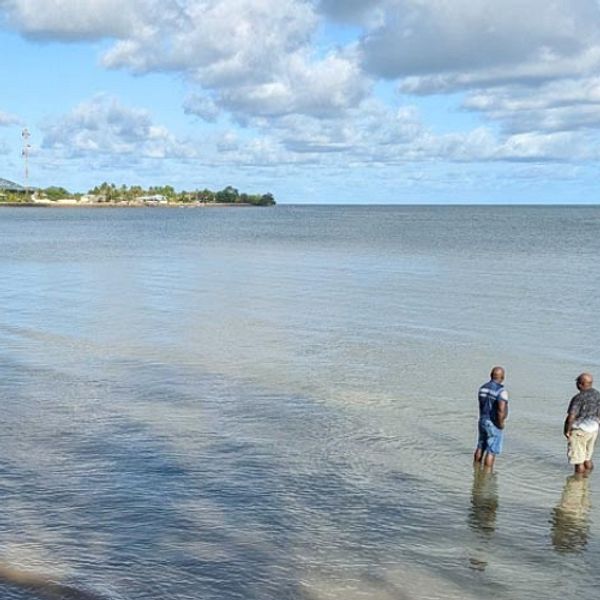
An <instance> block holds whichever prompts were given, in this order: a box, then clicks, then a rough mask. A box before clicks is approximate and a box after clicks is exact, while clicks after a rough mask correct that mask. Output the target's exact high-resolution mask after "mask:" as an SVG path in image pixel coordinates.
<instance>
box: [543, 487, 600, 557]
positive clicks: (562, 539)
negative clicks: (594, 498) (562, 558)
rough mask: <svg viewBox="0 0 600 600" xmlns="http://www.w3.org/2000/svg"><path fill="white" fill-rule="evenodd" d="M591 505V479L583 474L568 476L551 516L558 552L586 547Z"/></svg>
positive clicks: (553, 542) (552, 531) (580, 550)
mask: <svg viewBox="0 0 600 600" xmlns="http://www.w3.org/2000/svg"><path fill="white" fill-rule="evenodd" d="M591 506H592V503H591V498H590V488H589V479H588V478H587V477H583V476H581V475H570V476H569V477H567V480H566V482H565V487H564V488H563V492H562V495H561V497H560V502H559V503H558V504H557V505H556V507H555V508H554V510H553V511H552V518H551V524H552V527H551V534H552V545H553V546H554V549H555V550H556V551H557V552H582V551H583V550H584V549H585V547H586V546H587V543H588V537H589V533H590V519H589V511H590V508H591Z"/></svg>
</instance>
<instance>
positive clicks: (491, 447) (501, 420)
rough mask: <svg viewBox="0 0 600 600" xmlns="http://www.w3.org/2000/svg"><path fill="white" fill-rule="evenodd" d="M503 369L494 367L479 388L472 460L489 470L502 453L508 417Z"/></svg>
mask: <svg viewBox="0 0 600 600" xmlns="http://www.w3.org/2000/svg"><path fill="white" fill-rule="evenodd" d="M504 375H505V373H504V369H503V368H502V367H494V368H493V369H492V372H491V373H490V380H489V381H488V382H487V383H484V384H483V385H482V386H481V387H480V388H479V394H478V399H479V422H478V424H477V432H478V438H477V448H475V455H474V457H473V458H474V460H475V462H476V463H481V462H483V464H484V465H485V467H487V468H489V469H491V468H492V467H493V466H494V461H495V460H496V456H498V454H500V452H502V441H503V437H504V424H505V422H506V417H507V416H508V392H507V391H506V389H505V388H504V385H503V383H504Z"/></svg>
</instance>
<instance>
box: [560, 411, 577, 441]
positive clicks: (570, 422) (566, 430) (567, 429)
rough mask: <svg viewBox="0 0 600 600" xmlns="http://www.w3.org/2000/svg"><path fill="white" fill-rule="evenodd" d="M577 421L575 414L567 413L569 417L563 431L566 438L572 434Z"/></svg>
mask: <svg viewBox="0 0 600 600" xmlns="http://www.w3.org/2000/svg"><path fill="white" fill-rule="evenodd" d="M574 421H575V414H574V413H569V414H567V418H566V419H565V425H564V427H563V433H564V435H565V437H566V438H568V437H569V436H570V435H571V429H573V422H574Z"/></svg>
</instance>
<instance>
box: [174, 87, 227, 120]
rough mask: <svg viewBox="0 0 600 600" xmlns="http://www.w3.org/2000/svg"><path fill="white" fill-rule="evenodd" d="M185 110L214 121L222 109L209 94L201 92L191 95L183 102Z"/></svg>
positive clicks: (190, 113)
mask: <svg viewBox="0 0 600 600" xmlns="http://www.w3.org/2000/svg"><path fill="white" fill-rule="evenodd" d="M183 109H184V112H185V113H186V114H188V115H196V116H197V117H200V118H201V119H202V120H204V121H207V122H208V123H214V122H215V121H216V120H217V118H218V117H219V114H220V112H221V111H220V109H219V107H218V106H217V105H216V103H215V101H214V100H213V99H212V98H210V97H209V96H205V95H201V94H191V95H189V96H188V97H187V98H186V99H185V101H184V103H183Z"/></svg>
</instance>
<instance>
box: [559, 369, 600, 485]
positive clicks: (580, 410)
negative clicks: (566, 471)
mask: <svg viewBox="0 0 600 600" xmlns="http://www.w3.org/2000/svg"><path fill="white" fill-rule="evenodd" d="M593 383H594V379H593V377H592V376H591V375H590V374H589V373H582V374H581V375H579V377H577V379H576V380H575V384H576V385H577V389H578V390H579V393H578V394H576V395H575V396H573V398H571V402H570V403H569V408H568V410H567V418H566V419H565V424H564V428H563V433H564V434H565V437H566V438H567V456H568V457H569V463H571V464H572V465H573V466H574V468H575V473H579V474H584V473H589V472H590V471H591V470H592V469H593V468H594V463H593V462H592V454H593V453H594V444H595V443H596V438H597V437H598V423H599V422H600V392H598V391H597V390H595V389H594V388H593V387H592V385H593Z"/></svg>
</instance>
